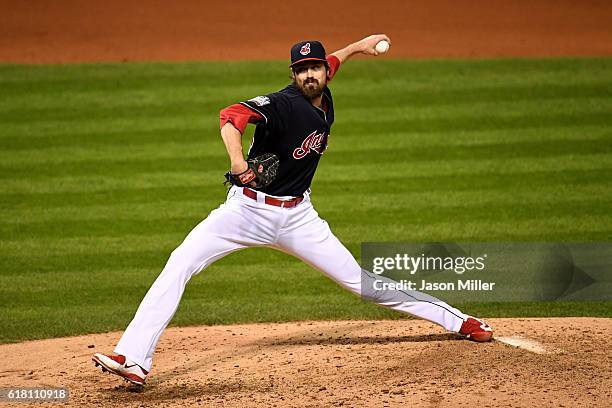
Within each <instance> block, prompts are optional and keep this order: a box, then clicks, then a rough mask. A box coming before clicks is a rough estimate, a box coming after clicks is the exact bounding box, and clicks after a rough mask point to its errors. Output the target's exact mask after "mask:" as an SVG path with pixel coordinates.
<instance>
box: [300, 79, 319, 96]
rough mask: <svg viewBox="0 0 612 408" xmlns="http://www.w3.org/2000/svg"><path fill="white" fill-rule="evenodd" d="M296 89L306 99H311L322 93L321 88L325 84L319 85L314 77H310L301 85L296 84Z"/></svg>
mask: <svg viewBox="0 0 612 408" xmlns="http://www.w3.org/2000/svg"><path fill="white" fill-rule="evenodd" d="M298 89H299V90H300V92H301V93H302V95H304V97H305V98H306V99H308V100H309V101H312V100H313V99H316V98H318V97H319V96H321V95H323V89H325V85H323V86H321V84H319V82H318V81H317V80H316V79H311V80H307V81H305V82H304V83H303V84H302V85H301V86H300V85H298Z"/></svg>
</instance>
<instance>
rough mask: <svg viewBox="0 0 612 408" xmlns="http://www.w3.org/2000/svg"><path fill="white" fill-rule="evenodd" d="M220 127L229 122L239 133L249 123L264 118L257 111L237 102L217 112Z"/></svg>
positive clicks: (242, 131)
mask: <svg viewBox="0 0 612 408" xmlns="http://www.w3.org/2000/svg"><path fill="white" fill-rule="evenodd" d="M219 119H220V127H223V126H224V125H225V124H226V123H227V122H230V123H231V124H232V125H234V127H235V128H236V129H238V130H239V131H240V133H241V134H242V133H244V130H245V129H246V127H247V125H248V124H249V123H257V122H260V121H262V120H264V118H263V116H261V115H260V114H259V113H257V112H254V111H252V110H251V109H249V108H247V107H246V106H244V105H241V104H239V103H237V104H234V105H231V106H228V107H227V108H225V109H222V110H221V112H220V114H219Z"/></svg>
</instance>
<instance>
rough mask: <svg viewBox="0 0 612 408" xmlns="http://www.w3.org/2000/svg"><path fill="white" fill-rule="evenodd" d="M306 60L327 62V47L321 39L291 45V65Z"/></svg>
mask: <svg viewBox="0 0 612 408" xmlns="http://www.w3.org/2000/svg"><path fill="white" fill-rule="evenodd" d="M304 61H321V62H324V63H325V64H327V59H326V58H325V48H323V44H321V43H320V42H319V41H302V42H299V43H297V44H295V45H294V46H293V47H291V65H289V66H290V67H293V66H294V65H296V64H299V63H300V62H304Z"/></svg>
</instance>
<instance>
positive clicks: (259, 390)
mask: <svg viewBox="0 0 612 408" xmlns="http://www.w3.org/2000/svg"><path fill="white" fill-rule="evenodd" d="M490 323H491V324H492V325H493V326H494V327H495V329H496V336H497V337H499V338H504V339H506V341H507V340H508V339H513V340H511V341H512V342H517V344H524V343H527V344H532V345H533V344H536V345H537V347H536V348H535V352H534V351H529V350H527V349H525V348H520V347H516V346H510V345H507V344H504V343H502V342H500V341H493V342H491V343H486V344H478V343H473V342H470V341H467V340H462V339H459V338H458V337H457V336H456V335H454V334H452V333H445V332H444V331H443V330H441V329H440V328H438V327H437V326H435V325H433V324H430V323H427V322H424V321H421V320H400V321H348V322H346V321H340V322H300V323H284V324H248V325H232V326H211V327H187V328H170V329H168V330H167V331H166V332H165V333H164V336H163V337H162V339H161V341H160V344H159V348H158V351H157V353H156V355H155V365H154V367H153V370H152V372H151V375H150V376H149V379H148V381H147V386H146V387H144V388H140V387H136V386H130V385H126V383H124V382H122V381H121V380H120V378H119V377H116V376H114V375H111V374H102V372H101V370H100V369H99V368H94V366H93V363H92V362H91V356H92V354H93V353H94V352H95V351H101V352H111V351H112V348H113V346H114V344H115V343H116V342H117V340H118V339H119V337H120V333H105V334H93V335H87V336H79V337H71V338H61V339H50V340H41V341H31V342H25V343H20V344H7V345H2V346H0V361H2V368H1V370H0V387H7V386H13V387H14V386H29V387H33V386H55V387H60V386H61V387H68V388H69V389H70V392H71V397H70V402H69V404H68V405H69V406H75V407H76V406H83V405H93V404H96V405H100V406H103V407H109V406H116V407H141V406H146V407H149V406H159V407H188V406H198V405H200V406H229V407H247V406H262V407H263V406H265V407H269V406H278V407H285V406H312V407H321V406H341V405H343V406H376V407H380V406H418V407H421V406H435V407H457V406H478V407H495V408H497V407H532V406H538V407H546V406H550V407H563V406H565V407H570V406H571V407H596V406H597V407H608V406H609V403H610V401H612V391H611V390H612V351H611V350H612V340H611V339H612V319H602V318H552V319H491V320H490ZM19 406H23V405H22V404H21V405H19Z"/></svg>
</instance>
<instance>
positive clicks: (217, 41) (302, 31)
mask: <svg viewBox="0 0 612 408" xmlns="http://www.w3.org/2000/svg"><path fill="white" fill-rule="evenodd" d="M0 9H1V10H2V13H0V62H16V63H70V62H97V61H151V60H153V61H184V60H209V59H216V60H227V59H230V60H234V59H240V60H248V59H254V58H256V59H288V56H289V47H290V46H291V44H293V43H295V42H297V41H300V40H303V39H320V40H322V41H323V42H324V44H325V45H326V47H327V49H328V51H333V50H335V49H338V48H340V47H343V46H345V45H346V44H347V43H349V42H353V41H356V40H357V39H359V38H361V37H363V36H365V35H367V34H372V33H376V32H384V33H386V34H388V35H389V36H390V37H391V40H392V45H391V50H390V52H389V54H388V57H389V58H413V57H416V58H430V57H442V58H446V57H450V58H457V57H459V58H464V57H487V58H490V57H508V56H513V57H520V56H537V57H544V56H568V55H570V56H605V55H612V29H610V27H611V26H612V24H611V22H612V2H610V1H606V0H603V1H602V0H581V1H574V0H557V1H553V0H544V1H531V0H513V1H501V0H492V1H486V0H472V1H469V2H461V3H457V2H455V1H452V0H431V1H424V0H420V1H403V0H388V1H385V2H384V3H381V2H375V1H363V0H357V1H352V0H339V1H328V2H325V3H319V4H317V3H316V2H315V3H312V4H308V3H294V2H286V1H281V0H270V1H265V2H253V1H247V0H236V1H219V2H217V1H214V2H213V1H199V0H182V1H177V2H168V1H162V0H155V1H151V0H148V1H136V0H106V1H100V0H92V1H79V0H63V1H61V2H51V1H45V0H31V1H19V0H0Z"/></svg>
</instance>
